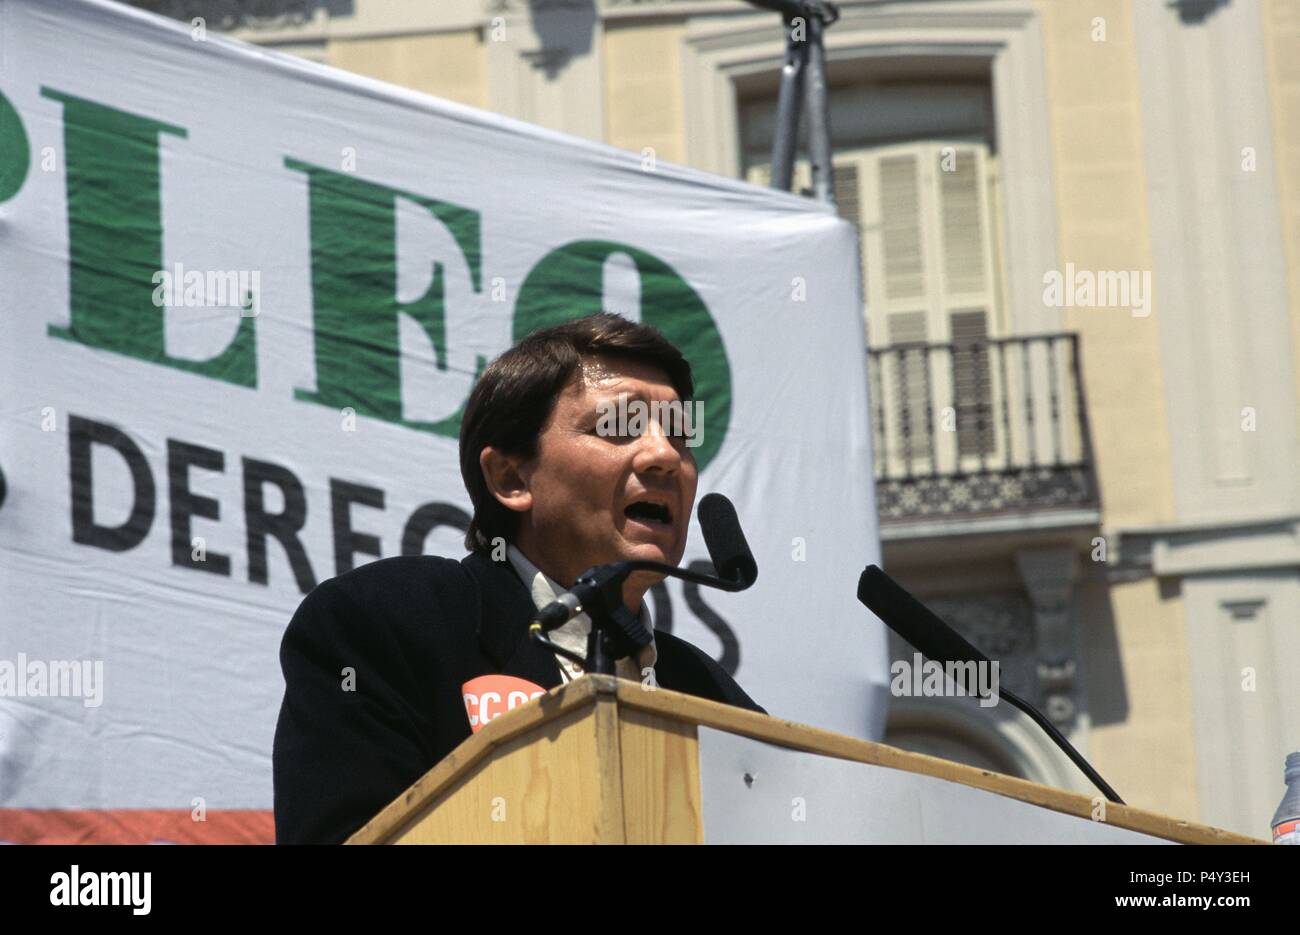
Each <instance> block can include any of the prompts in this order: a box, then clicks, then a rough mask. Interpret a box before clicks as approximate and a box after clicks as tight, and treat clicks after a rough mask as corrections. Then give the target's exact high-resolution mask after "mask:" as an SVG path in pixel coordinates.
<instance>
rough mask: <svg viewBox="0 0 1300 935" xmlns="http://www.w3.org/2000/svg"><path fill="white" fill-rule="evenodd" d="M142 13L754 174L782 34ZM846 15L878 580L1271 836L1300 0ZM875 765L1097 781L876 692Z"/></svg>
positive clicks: (509, 16) (430, 18)
mask: <svg viewBox="0 0 1300 935" xmlns="http://www.w3.org/2000/svg"><path fill="white" fill-rule="evenodd" d="M135 5H137V6H141V7H146V8H150V9H154V10H156V11H158V12H163V13H166V14H168V15H171V16H174V17H176V18H179V19H183V20H193V19H194V17H202V18H203V24H204V26H205V27H206V28H210V29H214V30H221V31H226V32H229V33H230V34H232V35H234V36H236V37H239V38H242V39H245V40H249V41H252V42H256V43H260V44H263V45H265V46H268V47H271V48H274V49H278V50H281V51H285V52H289V53H293V54H296V55H300V56H303V57H306V58H309V59H312V60H315V61H318V62H323V63H326V64H329V65H332V66H336V67H339V68H343V69H346V70H349V71H352V72H356V73H360V74H363V75H367V76H370V77H374V78H377V79H381V80H384V81H388V82H392V83H394V84H398V85H402V86H405V87H408V88H412V89H415V90H418V91H423V92H427V93H429V94H433V95H436V96H438V97H442V98H446V99H449V100H453V101H458V102H461V103H465V104H469V105H472V106H475V107H480V108H485V109H488V110H491V111H495V112H498V113H502V114H506V115H509V116H513V117H518V118H520V119H523V120H527V121H530V122H532V123H537V124H541V125H543V126H546V127H550V128H552V129H556V130H560V131H564V132H567V133H572V134H576V135H578V136H582V137H586V138H589V139H593V140H598V141H602V142H605V143H609V144H612V145H614V146H618V147H621V148H625V149H628V150H631V151H634V152H637V153H641V154H642V155H643V156H644V157H645V158H646V159H647V160H650V161H654V160H667V161H670V162H678V163H685V164H688V165H691V166H694V167H696V168H699V169H703V170H706V171H710V172H714V173H719V174H723V175H728V176H733V177H739V178H747V179H749V180H751V181H754V182H757V183H760V184H762V183H765V182H766V179H767V172H768V160H769V158H770V147H771V139H772V133H773V126H774V122H775V114H776V92H777V82H778V76H779V72H780V68H781V64H782V60H783V57H784V40H783V35H782V29H781V24H780V20H779V17H778V16H777V15H776V14H774V13H769V12H765V11H760V10H755V9H754V8H752V7H749V6H748V5H747V4H745V3H742V2H739V0H532V2H528V0H440V2H438V3H429V2H427V0H248V2H239V0H226V2H202V0H192V2H191V0H155V2H140V3H137V4H135ZM839 10H840V18H839V20H838V22H836V23H835V24H834V25H833V26H831V27H830V28H829V29H828V30H827V34H826V46H827V56H828V62H829V65H828V68H829V76H828V77H829V84H830V111H831V113H830V123H831V128H832V133H833V140H834V149H835V163H834V167H835V171H834V179H833V182H834V190H835V195H836V201H837V206H838V210H839V211H840V213H841V215H842V216H843V217H844V218H845V219H846V220H848V221H850V222H851V223H853V224H854V225H855V226H856V227H857V229H858V232H859V236H860V243H861V247H862V256H861V263H862V269H861V272H862V276H863V314H864V316H865V320H866V326H867V334H868V338H869V341H868V343H869V347H867V348H864V353H865V354H867V355H868V356H869V363H870V366H869V373H870V379H871V393H872V400H873V403H872V405H873V409H874V411H873V413H872V417H873V426H874V431H875V442H876V444H875V456H874V457H875V465H874V467H875V473H876V480H877V499H878V504H879V508H880V515H881V527H882V538H883V544H884V552H885V562H886V569H887V570H888V571H889V572H890V573H891V574H893V575H894V576H895V577H897V578H898V579H899V580H900V581H901V582H902V583H903V584H904V585H905V586H907V587H908V588H909V589H911V590H912V591H913V592H914V593H916V594H917V595H918V596H920V597H921V598H922V599H923V600H924V601H926V603H927V604H929V605H930V606H931V607H932V608H934V609H935V610H936V611H937V612H939V613H940V614H941V615H942V616H944V617H945V618H946V619H947V620H949V621H950V622H951V623H953V624H954V625H955V626H956V627H958V628H959V629H960V630H961V631H962V632H964V633H965V634H966V635H967V636H968V637H969V638H970V639H971V640H972V641H973V642H975V643H976V644H977V645H979V646H980V647H981V648H983V649H984V650H985V651H986V652H988V653H989V654H990V655H992V656H994V657H995V658H998V659H1001V660H1003V663H1004V665H1003V670H1002V679H1003V683H1004V684H1005V685H1006V686H1007V687H1011V688H1013V689H1014V690H1015V691H1016V692H1017V693H1018V694H1021V695H1022V696H1023V697H1026V698H1029V699H1030V700H1032V701H1034V702H1035V703H1036V704H1038V706H1039V707H1040V708H1041V709H1042V710H1044V711H1045V712H1046V713H1047V715H1048V716H1049V717H1050V718H1051V719H1052V720H1053V722H1054V723H1056V724H1057V726H1058V727H1059V728H1060V729H1061V730H1062V731H1063V732H1065V733H1066V735H1067V736H1069V737H1070V738H1071V740H1072V741H1073V742H1074V744H1075V745H1076V746H1078V747H1079V748H1080V749H1081V750H1082V751H1084V753H1085V755H1087V756H1088V757H1089V758H1090V760H1091V761H1092V762H1093V764H1094V765H1095V766H1096V767H1097V768H1098V770H1099V772H1100V773H1101V774H1102V775H1103V776H1104V777H1105V778H1106V779H1107V780H1108V781H1109V782H1110V783H1111V784H1112V785H1113V786H1114V787H1115V788H1116V789H1117V790H1118V791H1119V792H1120V793H1121V794H1122V795H1123V796H1124V797H1125V798H1126V800H1127V801H1128V802H1129V803H1130V804H1134V805H1138V806H1141V807H1145V808H1149V809H1153V810H1157V811H1160V812H1166V813H1169V814H1173V815H1177V816H1182V817H1187V818H1192V819H1196V820H1200V821H1203V822H1206V823H1209V824H1212V825H1218V826H1221V827H1224V828H1228V829H1231V830H1234V831H1240V832H1244V833H1249V834H1254V835H1257V836H1264V835H1266V833H1267V830H1268V828H1267V823H1268V818H1269V816H1270V814H1271V813H1272V810H1273V808H1274V807H1275V805H1276V803H1277V800H1278V798H1279V797H1280V795H1281V792H1282V783H1281V777H1282V763H1283V759H1284V757H1285V754H1286V753H1288V752H1290V751H1293V750H1297V749H1300V680H1297V679H1296V678H1294V677H1293V676H1289V675H1288V672H1293V671H1294V662H1295V660H1297V659H1300V471H1298V467H1300V406H1298V405H1297V404H1298V403H1300V365H1298V358H1297V352H1298V351H1300V308H1298V307H1297V305H1298V303H1300V57H1298V56H1296V55H1295V54H1294V49H1296V48H1298V47H1300V5H1298V4H1295V3H1292V2H1289V0H1232V2H1228V0H920V2H916V0H913V2H882V0H844V2H842V3H840V4H839ZM1288 52H1290V54H1288ZM796 177H797V181H796V184H801V185H807V184H808V168H807V164H806V161H803V162H801V163H800V166H799V167H798V171H797V173H796ZM895 650H896V654H897V656H898V657H899V658H907V659H910V657H911V650H910V648H906V647H904V646H902V645H896V646H895ZM885 740H886V741H887V742H889V743H894V744H896V745H899V746H903V747H907V748H910V749H916V750H920V751H923V752H929V753H934V754H936V755H941V756H945V757H949V758H952V759H957V760H962V761H965V762H968V763H971V764H974V765H979V766H985V767H988V768H991V769H996V770H999V771H1002V772H1006V773H1010V774H1013V775H1018V776H1022V777H1025V778H1028V779H1033V780H1036V781H1040V782H1045V783H1049V784H1052V785H1056V786H1061V787H1066V788H1074V789H1077V790H1079V791H1085V792H1090V791H1092V790H1091V787H1090V786H1089V785H1088V783H1087V781H1086V779H1084V777H1082V776H1081V775H1080V774H1079V773H1078V771H1077V770H1076V769H1075V768H1074V767H1073V766H1072V765H1071V764H1070V763H1069V761H1068V760H1066V759H1065V758H1064V756H1062V755H1061V754H1060V753H1059V752H1058V751H1057V750H1056V749H1055V748H1054V747H1053V746H1052V745H1051V743H1050V742H1049V741H1048V740H1047V739H1046V738H1045V737H1043V736H1042V734H1041V732H1039V731H1038V730H1037V729H1036V728H1035V727H1033V726H1032V725H1031V724H1029V723H1028V722H1027V721H1026V719H1025V718H1023V717H1022V716H1019V715H1018V714H1016V713H1015V712H1014V710H1013V709H1010V708H1009V707H1008V706H1007V705H1005V704H1003V705H999V706H998V707H997V708H995V709H993V710H992V711H990V710H986V709H983V708H980V707H978V706H977V705H974V704H972V703H971V701H970V699H962V698H945V699H933V698H924V699H913V698H897V699H895V702H894V704H893V706H892V709H891V712H890V716H889V722H888V733H887V735H886V738H885Z"/></svg>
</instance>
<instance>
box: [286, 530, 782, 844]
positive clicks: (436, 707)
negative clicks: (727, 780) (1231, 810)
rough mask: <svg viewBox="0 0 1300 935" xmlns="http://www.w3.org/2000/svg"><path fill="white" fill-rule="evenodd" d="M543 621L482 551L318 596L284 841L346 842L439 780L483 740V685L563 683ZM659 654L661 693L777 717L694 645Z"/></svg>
mask: <svg viewBox="0 0 1300 935" xmlns="http://www.w3.org/2000/svg"><path fill="white" fill-rule="evenodd" d="M535 612H536V607H535V606H534V604H533V600H532V597H531V596H530V594H529V592H528V590H527V589H526V588H525V587H524V584H523V582H522V581H521V580H520V578H519V575H518V574H516V572H515V570H514V568H513V567H512V566H511V565H510V564H509V563H508V562H493V561H492V560H491V559H490V558H488V557H487V556H483V555H478V554H470V555H467V556H466V557H465V558H464V559H462V560H461V561H459V562H457V561H453V560H452V559H447V558H436V557H433V556H407V557H401V558H386V559H380V560H379V561H375V562H371V563H369V564H367V565H363V566H362V567H360V568H357V569H355V570H353V571H350V572H348V573H346V574H344V575H340V576H339V577H337V578H332V579H330V580H328V581H325V582H323V583H322V584H320V585H319V586H318V587H317V588H315V589H314V590H313V591H312V592H311V593H310V594H308V595H307V596H306V597H305V598H304V599H303V601H302V604H301V605H300V606H299V607H298V611H297V613H295V614H294V616H293V620H292V621H290V623H289V627H288V629H287V630H286V631H285V634H284V639H283V642H282V643H281V645H280V665H281V668H282V669H283V670H284V681H285V690H284V701H283V703H282V704H281V706H280V718H279V721H278V722H277V724H276V728H275V746H274V752H273V754H272V770H273V774H274V782H275V834H276V840H277V842H278V843H281V844H287V843H337V842H340V841H343V840H345V839H346V838H347V837H348V836H349V835H351V834H352V833H353V832H354V831H356V830H357V829H358V828H360V827H361V826H362V825H364V824H365V823H366V822H367V821H369V820H370V819H371V818H372V817H374V815H375V814H376V813H377V812H379V811H380V810H381V809H382V808H383V807H384V806H385V805H387V804H388V803H389V802H391V801H393V800H394V799H395V798H397V796H398V795H400V794H401V793H402V792H403V791H404V790H405V789H406V788H407V787H409V786H410V785H411V784H412V783H414V782H415V780H417V779H419V778H420V777H421V776H422V775H424V774H425V773H426V772H428V771H429V770H430V769H431V768H432V767H433V765H434V764H435V763H437V762H438V761H439V760H441V759H442V758H443V757H444V756H446V755H447V754H448V753H450V752H451V751H452V750H453V749H454V748H455V747H456V746H457V745H458V744H460V742H461V741H463V740H464V739H465V738H467V737H469V736H470V726H469V718H468V716H467V714H466V712H465V702H464V700H463V698H462V696H461V686H462V685H463V684H464V683H465V682H467V681H469V680H470V679H472V678H474V677H476V676H479V675H484V674H487V673H503V674H505V675H513V676H517V677H519V678H523V679H527V680H528V681H530V682H534V683H536V684H538V685H540V686H542V687H543V688H547V689H549V688H554V687H555V686H556V685H559V684H560V683H561V682H562V678H561V676H560V667H559V664H558V663H557V662H556V661H555V656H554V655H553V654H552V653H551V652H549V651H548V650H546V649H545V648H544V647H540V646H537V645H536V644H535V643H533V642H532V641H531V640H530V639H529V638H528V623H529V621H530V620H531V619H532V616H533V614H534V613H535ZM655 647H656V649H657V650H658V654H659V658H658V661H657V662H656V663H655V679H656V681H657V682H658V684H659V685H660V686H661V687H663V688H670V689H673V690H675V691H680V692H686V693H688V694H691V695H697V696H699V697H701V698H709V699H711V700H713V701H721V702H724V703H727V704H734V705H738V706H740V707H743V708H749V709H750V710H753V711H758V712H760V713H763V714H766V713H767V712H766V711H764V710H763V709H762V708H760V707H759V706H758V705H756V704H755V703H754V702H753V701H752V700H751V699H750V697H749V696H748V695H746V694H745V692H744V691H743V690H742V689H741V688H740V686H739V685H737V684H736V683H735V681H733V680H732V678H731V677H730V676H729V675H727V673H726V671H725V670H723V668H722V667H721V666H719V665H718V664H717V663H716V662H715V661H714V660H713V659H711V658H709V657H708V656H707V655H705V654H704V653H703V652H702V651H701V650H699V649H697V648H696V647H694V646H692V645H691V644H690V643H687V642H686V641H685V640H681V639H678V638H677V637H675V636H673V635H672V634H670V633H663V632H659V633H656V634H655ZM346 667H350V668H351V669H352V670H353V671H354V672H355V690H353V691H344V690H343V687H344V678H345V673H344V669H345V668H346Z"/></svg>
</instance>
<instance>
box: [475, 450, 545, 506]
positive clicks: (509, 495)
mask: <svg viewBox="0 0 1300 935" xmlns="http://www.w3.org/2000/svg"><path fill="white" fill-rule="evenodd" d="M522 461H523V459H522V458H520V457H519V456H518V455H508V454H506V453H505V452H504V451H500V450H498V449H496V448H493V447H492V446H491V445H488V446H486V447H485V448H484V449H483V450H482V451H481V452H479V456H478V463H479V467H481V468H482V469H483V480H484V481H485V482H486V483H487V488H488V491H489V492H490V493H491V494H492V496H494V497H496V498H497V501H498V502H499V503H500V504H501V505H502V506H504V507H505V508H506V509H507V510H514V511H515V512H516V513H526V512H528V511H529V510H531V509H532V508H533V495H532V492H531V491H529V489H528V481H527V480H526V479H525V477H524V475H523V472H522V471H521V470H520V465H521V463H522Z"/></svg>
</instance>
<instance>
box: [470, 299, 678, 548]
mask: <svg viewBox="0 0 1300 935" xmlns="http://www.w3.org/2000/svg"><path fill="white" fill-rule="evenodd" d="M593 354H599V355H603V356H608V357H613V358H624V359H633V360H638V361H641V362H642V363H646V364H651V365H653V366H655V367H658V368H659V369H660V370H662V371H664V373H666V374H667V375H668V379H669V382H671V383H672V385H673V388H674V389H675V390H677V395H678V397H679V398H680V399H681V400H682V401H683V402H686V401H688V400H690V399H691V398H692V396H693V395H694V393H695V384H694V381H693V380H692V378H691V365H690V364H689V363H688V362H687V360H686V358H685V357H683V356H682V352H681V351H679V350H678V349H677V347H676V345H674V344H673V343H672V342H671V341H669V340H668V339H667V338H665V337H664V336H663V334H662V333H660V331H659V329H657V328H653V327H651V326H649V325H641V324H637V323H636V322H634V321H629V320H628V319H626V318H623V317H621V316H619V315H613V314H610V313H608V312H605V313H602V314H599V315H588V316H586V317H585V318H575V319H573V320H572V321H566V322H564V323H563V324H559V325H555V326H553V327H550V328H544V329H542V330H540V331H534V332H533V333H532V334H530V335H528V336H527V337H525V338H524V339H523V340H521V341H520V342H519V343H518V344H516V345H515V346H514V347H512V348H510V350H508V351H506V352H505V353H504V354H502V355H501V356H500V357H498V358H497V359H496V360H494V361H492V363H491V364H489V365H488V368H487V369H486V370H484V371H483V375H482V376H481V377H479V380H478V383H477V384H475V386H474V390H473V392H471V393H470V396H469V401H468V402H467V403H466V404H465V415H464V417H463V418H462V419H461V423H460V473H461V477H462V478H463V479H464V481H465V489H466V490H467V491H469V499H470V502H471V503H472V504H473V505H474V517H473V519H471V520H470V524H469V530H468V531H467V532H466V533H465V548H467V549H469V550H470V551H471V552H486V551H488V550H489V549H491V547H492V540H493V539H495V538H496V537H498V536H500V537H502V538H504V539H506V540H507V541H508V540H510V539H512V538H513V537H514V534H515V530H516V528H517V526H518V523H519V514H518V513H516V512H515V511H513V510H510V509H507V508H506V507H505V506H503V505H502V504H501V503H500V501H498V500H497V498H496V497H494V496H493V495H492V492H491V491H490V490H489V489H488V485H487V481H486V480H485V479H484V477H483V468H482V466H481V465H480V464H479V456H480V455H481V454H482V453H483V449H484V448H486V447H488V446H489V445H490V446H492V447H493V448H497V449H499V450H501V451H503V452H505V453H507V454H512V455H519V456H522V457H523V458H525V459H527V458H532V457H535V456H536V455H537V439H538V436H540V435H541V433H542V428H543V426H545V425H546V420H547V419H548V418H549V417H550V415H551V410H552V409H554V407H555V400H556V399H557V398H558V397H559V395H560V394H561V393H562V392H563V391H564V389H565V388H566V387H568V386H569V385H571V384H572V383H574V381H576V380H578V379H579V378H580V377H581V373H582V358H583V356H585V355H593Z"/></svg>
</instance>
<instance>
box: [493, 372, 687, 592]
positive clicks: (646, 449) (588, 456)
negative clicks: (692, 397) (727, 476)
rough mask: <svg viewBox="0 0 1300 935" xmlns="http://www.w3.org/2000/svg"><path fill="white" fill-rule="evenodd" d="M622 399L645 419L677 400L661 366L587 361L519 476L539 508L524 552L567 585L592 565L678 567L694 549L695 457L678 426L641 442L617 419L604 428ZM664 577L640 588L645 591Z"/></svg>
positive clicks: (523, 530) (648, 432) (522, 540)
mask: <svg viewBox="0 0 1300 935" xmlns="http://www.w3.org/2000/svg"><path fill="white" fill-rule="evenodd" d="M620 396H625V399H626V404H625V406H624V411H627V410H629V409H635V408H637V407H633V406H632V405H631V403H632V401H634V400H639V401H641V402H642V403H643V404H645V410H643V411H646V410H649V411H653V410H650V406H649V404H651V403H654V402H656V401H659V402H669V401H675V400H678V396H677V391H676V390H675V389H673V386H672V383H671V382H669V379H668V375H667V374H665V373H664V372H663V371H662V370H660V369H659V368H657V367H654V366H652V365H649V364H645V363H641V362H639V361H634V360H624V359H620V358H617V357H608V358H607V357H584V358H583V368H582V373H581V376H580V378H579V379H578V380H577V381H576V382H575V383H574V384H572V385H570V386H569V387H568V388H567V389H565V390H564V391H563V392H562V393H561V394H560V396H559V397H558V398H557V399H556V401H555V406H554V408H553V409H552V411H551V417H550V419H549V420H548V422H547V423H546V425H545V426H544V427H543V429H542V432H541V435H540V436H539V438H538V450H537V456H536V457H535V458H533V459H532V460H531V461H528V462H524V463H523V464H522V465H520V468H519V472H520V475H521V476H522V477H523V480H524V483H525V484H526V485H527V487H528V490H529V492H530V493H531V494H532V506H531V509H530V510H529V511H528V512H527V513H526V514H525V515H524V516H522V517H521V525H520V535H519V543H518V544H519V546H520V548H522V549H523V550H524V552H525V554H529V556H530V558H532V559H533V561H534V562H538V563H539V567H543V570H544V571H548V573H550V574H551V576H552V577H553V578H555V579H556V580H557V581H559V582H560V583H561V584H563V585H566V586H567V585H569V584H571V583H572V582H573V580H574V579H575V578H576V577H577V576H578V575H579V574H581V573H582V572H584V571H586V570H587V569H588V568H590V567H592V566H593V565H602V564H606V563H609V562H616V561H622V560H624V559H634V558H641V559H651V560H653V561H658V562H667V563H668V564H671V565H676V564H677V563H678V562H680V561H681V558H682V554H683V553H684V552H685V550H686V531H687V526H688V523H689V520H690V515H691V508H692V506H693V504H694V502H695V487H696V482H697V480H698V477H697V473H696V466H695V457H694V455H693V454H692V452H691V449H690V448H688V447H687V446H686V436H685V435H684V434H681V433H680V431H679V432H677V433H674V434H669V431H670V430H671V428H672V426H671V425H661V424H660V423H659V422H658V421H656V420H655V419H652V418H646V419H645V420H644V423H645V424H644V427H643V429H642V431H641V432H640V434H630V433H625V432H620V433H618V434H610V433H609V429H610V427H611V423H612V422H614V420H613V419H612V418H610V416H609V415H606V418H605V419H604V421H603V423H602V419H601V416H602V414H606V413H610V412H613V413H617V412H618V408H619V397H620ZM646 414H647V416H648V415H649V412H648V411H647V413H646ZM615 424H617V423H615ZM617 427H618V428H619V429H622V428H624V427H625V426H622V425H618V426H617ZM631 427H632V428H633V429H635V428H636V426H635V425H632V426H631ZM678 428H680V424H679V425H678ZM530 549H531V550H532V552H530ZM532 553H536V554H532ZM542 562H544V563H545V565H547V566H550V567H549V569H548V568H546V567H544V566H542V565H541V563H542ZM660 578H662V576H661V575H653V576H651V575H638V576H636V577H635V579H633V581H634V583H639V584H641V585H642V587H644V586H648V585H649V584H650V583H651V582H653V581H655V580H659V579H660Z"/></svg>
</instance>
